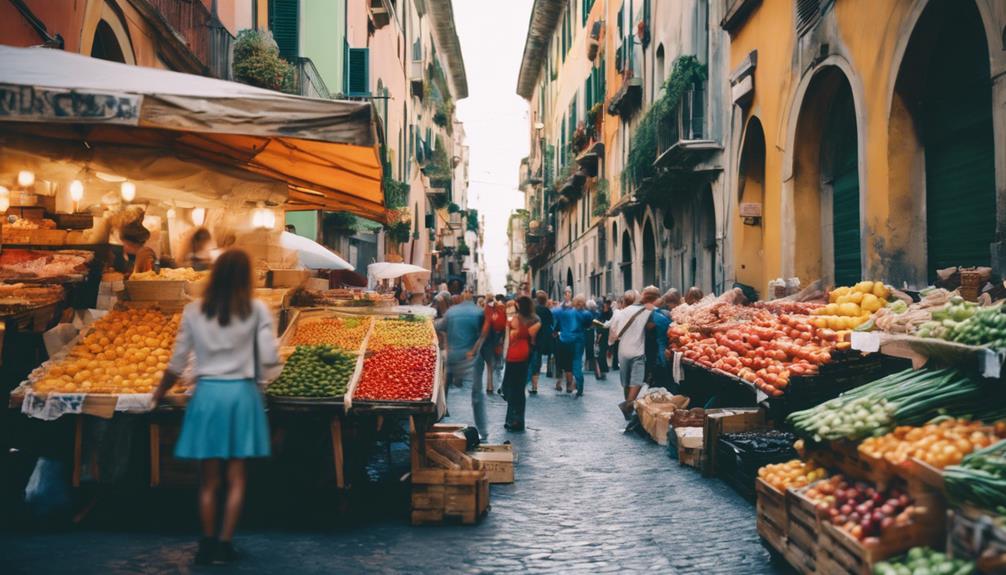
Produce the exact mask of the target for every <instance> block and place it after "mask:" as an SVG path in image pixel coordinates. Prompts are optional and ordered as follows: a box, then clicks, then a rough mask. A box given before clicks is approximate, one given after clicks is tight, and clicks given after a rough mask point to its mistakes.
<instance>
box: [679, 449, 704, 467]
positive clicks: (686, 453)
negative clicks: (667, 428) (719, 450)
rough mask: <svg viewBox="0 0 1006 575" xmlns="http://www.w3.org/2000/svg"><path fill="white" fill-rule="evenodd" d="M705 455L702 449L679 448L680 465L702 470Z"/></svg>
mask: <svg viewBox="0 0 1006 575" xmlns="http://www.w3.org/2000/svg"><path fill="white" fill-rule="evenodd" d="M703 459H704V458H703V453H702V448H701V447H682V446H680V445H679V446H678V463H680V464H681V465H686V466H688V467H694V468H695V469H702V461H703Z"/></svg>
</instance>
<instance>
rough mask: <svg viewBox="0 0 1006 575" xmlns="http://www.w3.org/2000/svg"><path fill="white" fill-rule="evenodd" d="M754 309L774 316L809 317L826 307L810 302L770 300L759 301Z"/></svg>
mask: <svg viewBox="0 0 1006 575" xmlns="http://www.w3.org/2000/svg"><path fill="white" fill-rule="evenodd" d="M754 307H756V308H758V309H763V310H766V311H769V312H771V313H774V314H796V315H809V314H811V313H812V312H814V311H815V310H818V309H821V308H822V307H824V304H822V303H817V302H810V301H790V300H778V299H777V300H769V301H758V302H755V303H754Z"/></svg>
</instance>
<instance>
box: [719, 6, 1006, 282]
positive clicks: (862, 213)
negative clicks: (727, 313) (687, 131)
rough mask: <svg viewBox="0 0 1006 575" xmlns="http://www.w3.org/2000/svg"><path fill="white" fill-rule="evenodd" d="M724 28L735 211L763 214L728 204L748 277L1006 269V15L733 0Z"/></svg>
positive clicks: (736, 266)
mask: <svg viewBox="0 0 1006 575" xmlns="http://www.w3.org/2000/svg"><path fill="white" fill-rule="evenodd" d="M723 26H724V28H725V29H726V30H727V31H729V33H730V34H731V36H732V44H731V65H730V70H731V76H730V83H731V93H732V99H733V102H734V104H735V105H734V113H733V114H732V117H731V122H732V126H731V127H732V132H733V137H732V138H731V143H730V145H731V150H732V153H733V154H735V156H736V157H737V158H738V163H737V165H736V169H735V170H733V172H732V173H731V179H732V180H733V181H732V182H731V188H732V189H733V190H734V193H733V194H732V196H733V201H734V202H735V205H736V204H739V203H744V204H748V205H760V206H761V212H762V216H761V217H760V218H758V219H757V220H756V221H752V220H748V221H747V222H745V221H744V220H743V219H742V218H741V216H740V213H739V210H738V209H733V210H732V213H734V214H735V216H734V217H733V218H732V219H731V222H730V224H731V227H732V228H733V239H734V245H733V261H734V263H733V266H732V269H731V270H730V271H729V273H731V274H732V275H733V276H734V277H736V278H737V279H738V281H743V282H744V283H748V284H752V285H756V286H759V289H762V288H764V286H765V284H766V282H767V281H768V280H770V279H771V278H774V277H780V276H783V277H789V276H796V277H799V278H800V279H801V280H802V281H805V282H806V281H808V280H813V279H816V278H823V279H824V280H825V281H827V282H829V283H837V284H848V283H850V282H853V281H856V280H858V279H860V278H869V279H883V280H886V281H888V282H889V283H892V284H894V285H899V286H900V285H907V286H910V287H922V286H925V285H928V284H929V283H930V282H931V281H932V280H933V279H934V278H935V272H936V270H937V269H941V268H946V267H950V266H959V265H965V266H970V265H985V266H992V267H993V268H994V269H995V271H996V272H997V273H1000V274H1001V273H1002V271H1003V269H1004V250H1003V244H1002V238H1003V234H1004V230H1006V215H1004V214H1006V209H1004V194H1003V192H1004V190H1006V150H1004V149H1003V146H1004V142H1006V108H1004V106H1003V103H1004V101H1006V77H1004V76H1003V71H1004V70H1006V55H1004V52H1003V50H1002V30H1003V29H1004V27H1006V5H1003V4H1002V3H1001V2H995V1H992V0H962V1H947V0H902V1H898V0H877V1H872V2H865V1H858V0H837V1H826V0H820V1H810V0H808V1H801V2H786V1H768V0H766V1H764V2H756V1H750V0H748V1H740V0H737V1H734V2H731V3H730V6H729V9H728V11H727V13H726V14H725V18H724V19H723ZM752 262H757V265H755V264H753V263H752Z"/></svg>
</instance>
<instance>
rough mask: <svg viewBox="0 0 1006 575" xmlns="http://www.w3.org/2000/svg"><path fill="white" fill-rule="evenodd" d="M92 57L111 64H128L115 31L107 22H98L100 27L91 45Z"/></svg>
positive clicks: (96, 29) (95, 32) (95, 31)
mask: <svg viewBox="0 0 1006 575" xmlns="http://www.w3.org/2000/svg"><path fill="white" fill-rule="evenodd" d="M91 57H92V58H98V59H100V60H108V61H110V62H121V63H123V64H125V63H126V56H125V54H124V53H123V51H122V46H120V45H119V39H118V38H116V37H115V31H114V30H112V26H111V25H109V23H108V22H107V21H105V20H101V21H99V22H98V27H97V28H95V30H94V42H93V43H92V44H91Z"/></svg>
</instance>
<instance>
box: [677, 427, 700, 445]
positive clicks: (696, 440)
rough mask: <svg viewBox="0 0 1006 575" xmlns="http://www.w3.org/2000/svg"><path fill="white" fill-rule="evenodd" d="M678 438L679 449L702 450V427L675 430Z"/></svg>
mask: <svg viewBox="0 0 1006 575" xmlns="http://www.w3.org/2000/svg"><path fill="white" fill-rule="evenodd" d="M674 434H675V435H676V436H677V438H678V449H679V450H680V449H702V441H703V440H702V438H703V435H704V433H703V431H702V428H701V427H678V428H675V429H674Z"/></svg>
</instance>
